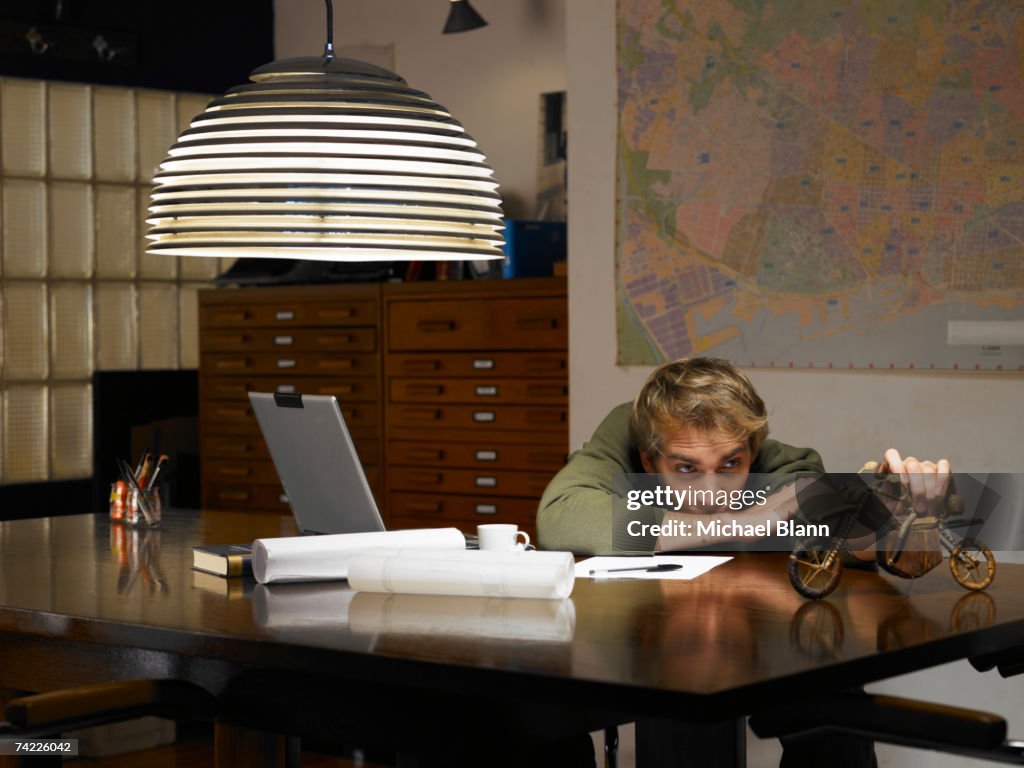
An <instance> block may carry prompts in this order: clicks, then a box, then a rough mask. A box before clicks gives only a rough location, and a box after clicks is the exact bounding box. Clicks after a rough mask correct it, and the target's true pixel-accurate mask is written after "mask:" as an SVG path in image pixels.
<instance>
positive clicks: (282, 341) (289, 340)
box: [274, 336, 295, 347]
mask: <svg viewBox="0 0 1024 768" xmlns="http://www.w3.org/2000/svg"><path fill="white" fill-rule="evenodd" d="M274 343H275V344H276V345H277V346H279V347H290V346H291V345H292V344H294V343H295V339H294V338H293V337H292V336H275V337H274Z"/></svg>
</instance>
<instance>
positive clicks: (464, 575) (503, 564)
mask: <svg viewBox="0 0 1024 768" xmlns="http://www.w3.org/2000/svg"><path fill="white" fill-rule="evenodd" d="M575 577H576V576H575V569H574V561H573V556H572V554H571V553H569V552H526V551H512V552H493V551H480V550H462V551H457V552H440V551H425V550H412V549H399V548H393V549H380V550H369V551H365V552H362V553H361V554H358V555H355V556H353V557H352V558H351V560H350V561H349V564H348V583H349V586H350V587H352V589H354V590H357V591H362V592H399V593H405V594H412V595H466V596H470V597H533V598H543V599H546V600H560V599H562V598H566V597H568V596H569V593H570V592H572V585H573V581H574V580H575Z"/></svg>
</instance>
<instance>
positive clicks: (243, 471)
mask: <svg viewBox="0 0 1024 768" xmlns="http://www.w3.org/2000/svg"><path fill="white" fill-rule="evenodd" d="M217 474H219V475H224V476H225V477H249V475H251V474H252V469H250V468H249V467H220V468H219V469H218V470H217Z"/></svg>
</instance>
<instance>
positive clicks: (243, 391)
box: [217, 384, 249, 398]
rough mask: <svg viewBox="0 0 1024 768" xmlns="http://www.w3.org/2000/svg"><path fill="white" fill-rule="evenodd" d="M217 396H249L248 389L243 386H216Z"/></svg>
mask: <svg viewBox="0 0 1024 768" xmlns="http://www.w3.org/2000/svg"><path fill="white" fill-rule="evenodd" d="M217 394H218V395H220V396H221V397H230V398H236V397H241V398H245V397H248V396H249V387H248V386H247V385H245V384H218V385H217Z"/></svg>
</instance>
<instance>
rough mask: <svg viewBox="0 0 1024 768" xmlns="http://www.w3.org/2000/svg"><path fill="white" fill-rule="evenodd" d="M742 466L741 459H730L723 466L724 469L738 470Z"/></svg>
mask: <svg viewBox="0 0 1024 768" xmlns="http://www.w3.org/2000/svg"><path fill="white" fill-rule="evenodd" d="M739 465H740V460H739V459H729V460H728V461H727V462H725V463H724V464H723V465H722V469H736V467H738V466H739Z"/></svg>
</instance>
